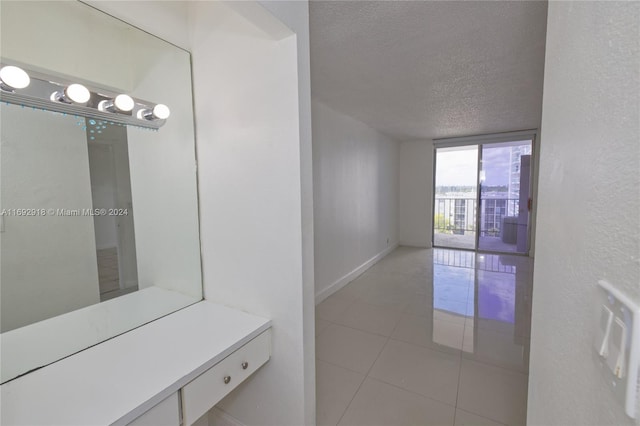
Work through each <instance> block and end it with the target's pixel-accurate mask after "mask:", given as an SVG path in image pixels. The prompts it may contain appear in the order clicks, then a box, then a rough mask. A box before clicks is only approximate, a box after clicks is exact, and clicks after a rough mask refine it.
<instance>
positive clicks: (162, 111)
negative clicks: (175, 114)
mask: <svg viewBox="0 0 640 426" xmlns="http://www.w3.org/2000/svg"><path fill="white" fill-rule="evenodd" d="M170 114H171V110H169V107H168V106H166V105H165V104H158V105H156V106H154V107H153V115H154V116H156V118H159V119H160V120H166V119H167V118H169V115H170Z"/></svg>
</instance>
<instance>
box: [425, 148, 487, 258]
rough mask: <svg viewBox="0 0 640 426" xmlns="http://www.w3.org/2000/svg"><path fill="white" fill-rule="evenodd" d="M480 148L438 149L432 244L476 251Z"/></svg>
mask: <svg viewBox="0 0 640 426" xmlns="http://www.w3.org/2000/svg"><path fill="white" fill-rule="evenodd" d="M477 198H478V146H477V145H475V146H474V145H472V146H461V147H453V148H438V149H436V173H435V199H434V212H433V213H434V214H433V244H434V245H435V246H438V247H451V248H463V249H475V248H476V222H477V219H476V214H477V208H476V203H477Z"/></svg>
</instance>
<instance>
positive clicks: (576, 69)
mask: <svg viewBox="0 0 640 426" xmlns="http://www.w3.org/2000/svg"><path fill="white" fill-rule="evenodd" d="M639 22H640V3H638V2H629V3H625V2H550V3H549V14H548V25H547V50H546V65H545V75H544V98H543V107H542V127H541V130H542V137H541V141H542V144H541V145H542V146H541V152H540V154H541V157H540V174H539V187H538V217H537V231H536V232H537V235H536V237H537V238H536V261H535V269H534V284H533V316H532V330H531V333H532V334H531V362H530V373H529V401H528V418H527V424H530V425H567V424H591V425H595V424H597V425H607V424H616V425H623V424H639V422H638V421H637V420H636V421H634V420H632V419H630V418H628V417H627V416H626V415H625V414H624V409H623V408H622V405H621V404H619V403H618V402H617V401H616V400H615V399H614V398H613V395H612V392H611V391H610V389H609V388H608V385H607V384H606V383H605V381H604V378H603V377H602V374H601V372H600V368H599V366H598V365H597V361H596V360H595V359H594V358H593V352H594V350H593V348H592V341H593V338H594V334H595V322H596V320H597V318H595V312H596V309H595V306H596V305H595V302H596V301H595V297H594V296H595V294H596V293H595V287H596V283H597V281H598V280H599V279H605V280H607V281H609V282H610V283H612V284H613V285H614V286H615V287H616V288H617V289H619V290H620V291H622V292H623V293H624V294H626V295H628V296H629V297H630V298H632V299H633V300H635V301H636V302H640V285H638V284H639V283H640V261H639V259H640V214H639V212H640V192H638V191H639V190H638V188H640V143H639V140H640V120H639V119H638V118H639V117H640V96H639V94H640V72H639V70H640V43H639V36H640V32H639V27H638V23H639ZM632 380H635V378H633V379H632Z"/></svg>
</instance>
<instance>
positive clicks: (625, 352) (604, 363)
mask: <svg viewBox="0 0 640 426" xmlns="http://www.w3.org/2000/svg"><path fill="white" fill-rule="evenodd" d="M597 293H598V294H597V297H596V313H595V315H596V330H595V336H594V342H593V347H594V352H595V353H594V356H595V359H596V360H597V362H598V364H599V365H600V367H601V369H602V372H603V376H604V378H605V380H606V382H607V383H608V385H609V387H610V389H611V390H612V392H613V393H614V394H615V395H616V398H617V399H618V400H619V401H620V403H621V404H622V405H623V406H624V410H625V413H626V414H627V415H628V416H629V417H631V418H636V417H637V416H638V413H637V410H638V407H637V395H638V384H639V383H640V381H639V380H640V377H639V376H638V372H639V371H638V366H639V365H640V306H638V304H636V303H635V302H634V301H633V300H631V299H630V298H629V297H628V296H627V295H625V294H624V293H622V292H621V291H620V290H618V289H617V288H615V287H613V286H612V285H611V284H610V283H609V282H607V281H604V280H600V281H598V289H597ZM609 312H611V313H613V316H612V317H610V316H609Z"/></svg>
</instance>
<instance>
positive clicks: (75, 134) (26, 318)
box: [0, 0, 202, 383]
mask: <svg viewBox="0 0 640 426" xmlns="http://www.w3.org/2000/svg"><path fill="white" fill-rule="evenodd" d="M0 17H1V22H0V24H1V25H0V31H1V39H0V43H1V45H0V55H1V56H0V62H1V66H2V68H1V69H0V80H1V81H0V88H1V89H2V90H1V91H0V96H1V101H2V102H1V103H0V136H1V146H0V210H1V212H2V215H1V216H0V220H1V223H0V329H1V332H2V334H1V342H0V343H1V351H2V352H1V365H0V372H1V375H2V377H1V379H2V382H3V383H4V382H6V381H8V380H11V379H13V378H15V377H18V376H19V375H22V374H24V373H26V372H28V371H31V370H33V369H35V368H38V367H42V366H44V365H46V364H48V363H51V362H54V361H56V360H58V359H60V358H63V357H65V356H68V355H70V354H73V353H75V352H77V351H80V350H82V349H84V348H86V347H89V346H91V345H94V344H96V343H98V342H101V341H103V340H106V339H109V338H111V337H113V336H115V335H117V334H120V333H123V332H125V331H127V330H130V329H132V328H135V327H138V326H140V325H142V324H144V323H147V322H149V321H152V320H154V319H156V318H158V317H160V316H163V315H166V314H168V313H170V312H173V311H175V310H177V309H180V308H183V307H185V306H187V305H189V304H192V303H195V302H197V301H199V300H201V299H202V285H201V267H200V246H199V231H198V229H199V227H198V205H197V182H196V160H195V141H194V125H193V106H192V90H191V61H190V55H189V52H187V51H185V50H182V49H180V48H178V47H176V46H174V45H172V44H170V43H167V42H165V41H163V40H161V39H159V38H157V37H154V36H153V35H150V34H148V33H146V32H144V31H141V30H139V29H137V28H135V27H133V26H131V25H129V24H127V23H124V22H122V21H120V20H118V19H115V18H113V17H111V16H109V15H107V14H104V13H103V12H101V11H99V10H97V9H95V8H93V7H91V6H88V5H86V4H84V3H81V2H78V1H28V2H27V1H5V0H3V1H2V5H1V8H0Z"/></svg>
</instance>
